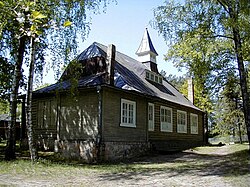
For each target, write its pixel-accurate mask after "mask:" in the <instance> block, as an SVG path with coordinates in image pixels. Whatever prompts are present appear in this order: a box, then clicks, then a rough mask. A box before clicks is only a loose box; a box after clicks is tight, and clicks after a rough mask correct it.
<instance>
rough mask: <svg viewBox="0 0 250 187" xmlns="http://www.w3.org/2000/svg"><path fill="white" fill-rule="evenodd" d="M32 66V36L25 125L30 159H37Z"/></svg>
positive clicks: (33, 55) (33, 65)
mask: <svg viewBox="0 0 250 187" xmlns="http://www.w3.org/2000/svg"><path fill="white" fill-rule="evenodd" d="M34 67H35V42H34V38H33V37H31V39H30V69H29V79H28V90H27V94H26V127H27V134H28V143H29V151H30V158H31V160H32V161H36V160H37V157H38V156H37V150H36V146H35V141H34V133H33V126H32V118H31V117H32V115H31V110H32V91H33V77H34Z"/></svg>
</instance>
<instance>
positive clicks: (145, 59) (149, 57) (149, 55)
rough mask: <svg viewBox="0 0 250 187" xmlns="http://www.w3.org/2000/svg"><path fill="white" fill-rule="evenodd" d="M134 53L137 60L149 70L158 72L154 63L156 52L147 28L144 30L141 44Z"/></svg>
mask: <svg viewBox="0 0 250 187" xmlns="http://www.w3.org/2000/svg"><path fill="white" fill-rule="evenodd" d="M135 54H137V56H138V61H139V62H141V63H143V64H145V65H146V66H147V67H148V69H149V70H151V71H154V72H156V73H158V70H157V64H156V56H158V53H157V52H156V50H155V48H154V46H153V43H152V41H151V38H150V36H149V33H148V29H147V28H146V29H145V31H144V34H143V37H142V40H141V44H140V46H139V48H138V50H137V51H136V53H135Z"/></svg>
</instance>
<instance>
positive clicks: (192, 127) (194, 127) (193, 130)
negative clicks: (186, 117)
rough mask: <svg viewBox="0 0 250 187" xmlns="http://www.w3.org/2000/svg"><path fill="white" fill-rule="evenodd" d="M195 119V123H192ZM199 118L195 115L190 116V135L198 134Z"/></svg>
mask: <svg viewBox="0 0 250 187" xmlns="http://www.w3.org/2000/svg"><path fill="white" fill-rule="evenodd" d="M194 119H195V121H193V120H194ZM198 124H199V118H198V115H197V114H193V113H191V114H190V131H191V134H198V133H199V132H198V126H199V125H198Z"/></svg>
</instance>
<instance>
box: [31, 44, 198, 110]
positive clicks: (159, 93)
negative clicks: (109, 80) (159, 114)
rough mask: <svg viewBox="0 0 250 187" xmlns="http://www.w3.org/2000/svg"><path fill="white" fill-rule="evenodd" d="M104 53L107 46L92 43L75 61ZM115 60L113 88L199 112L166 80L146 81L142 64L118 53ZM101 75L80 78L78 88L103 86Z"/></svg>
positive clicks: (64, 84)
mask: <svg viewBox="0 0 250 187" xmlns="http://www.w3.org/2000/svg"><path fill="white" fill-rule="evenodd" d="M106 51H107V46H104V45H102V44H99V43H96V42H94V43H93V44H92V45H91V46H90V47H88V48H87V49H86V50H84V51H83V52H82V53H81V54H80V55H79V56H78V57H77V59H78V60H83V59H88V58H92V57H95V56H102V57H106ZM115 60H116V63H115V74H114V79H115V80H114V84H115V87H117V88H120V89H124V90H134V91H136V92H139V93H142V94H145V95H148V96H153V97H158V98H161V99H164V100H167V101H170V102H173V103H177V104H180V105H184V106H188V107H191V108H194V109H197V110H200V109H198V108H197V107H195V106H194V105H193V104H192V103H191V102H190V101H189V100H188V99H187V98H185V97H184V96H183V95H182V94H181V93H180V92H179V91H178V90H177V89H175V88H174V87H173V86H172V85H171V84H170V83H169V82H167V81H166V80H163V83H162V85H160V84H157V83H154V82H152V81H148V80H146V79H145V71H146V70H147V67H146V66H145V65H144V64H143V63H140V62H138V61H137V60H135V59H133V58H131V57H129V56H127V55H125V54H123V53H120V52H118V51H116V57H115ZM103 75H104V73H98V74H95V75H89V76H85V77H82V78H81V79H80V80H79V82H78V87H79V88H81V87H91V86H97V85H101V84H104V81H103ZM70 86H71V82H70V80H66V81H62V82H58V83H56V84H53V85H50V86H48V87H45V88H42V89H40V90H37V91H35V92H34V93H48V92H53V91H55V90H66V89H69V88H70Z"/></svg>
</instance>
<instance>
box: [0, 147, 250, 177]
mask: <svg viewBox="0 0 250 187" xmlns="http://www.w3.org/2000/svg"><path fill="white" fill-rule="evenodd" d="M217 148H218V149H223V147H219V146H218V147H217ZM17 151H18V152H17V157H18V159H22V160H25V159H29V153H28V151H21V150H19V149H17ZM3 158H4V147H2V146H0V161H3ZM40 159H41V160H40V161H39V162H40V164H43V165H46V167H50V166H51V165H54V164H56V165H57V164H58V165H65V166H69V167H70V166H73V167H77V168H82V169H84V168H86V169H93V170H99V171H101V172H100V175H99V180H104V181H111V180H113V181H119V180H122V179H132V178H135V177H136V179H137V180H140V179H141V180H145V177H147V176H148V177H154V176H156V175H158V176H163V175H164V177H175V176H181V175H188V176H198V177H199V176H200V177H202V176H220V177H238V176H245V175H247V176H248V175H249V174H250V159H249V153H248V150H247V149H244V150H240V151H236V152H233V153H231V154H226V155H218V154H211V153H207V154H200V153H199V152H196V151H188V152H187V151H186V152H180V153H174V154H152V155H148V156H144V157H140V158H136V159H132V160H127V161H124V162H119V163H101V164H92V165H90V164H83V163H81V162H79V161H72V160H65V159H61V157H60V155H58V154H54V153H52V152H40Z"/></svg>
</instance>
